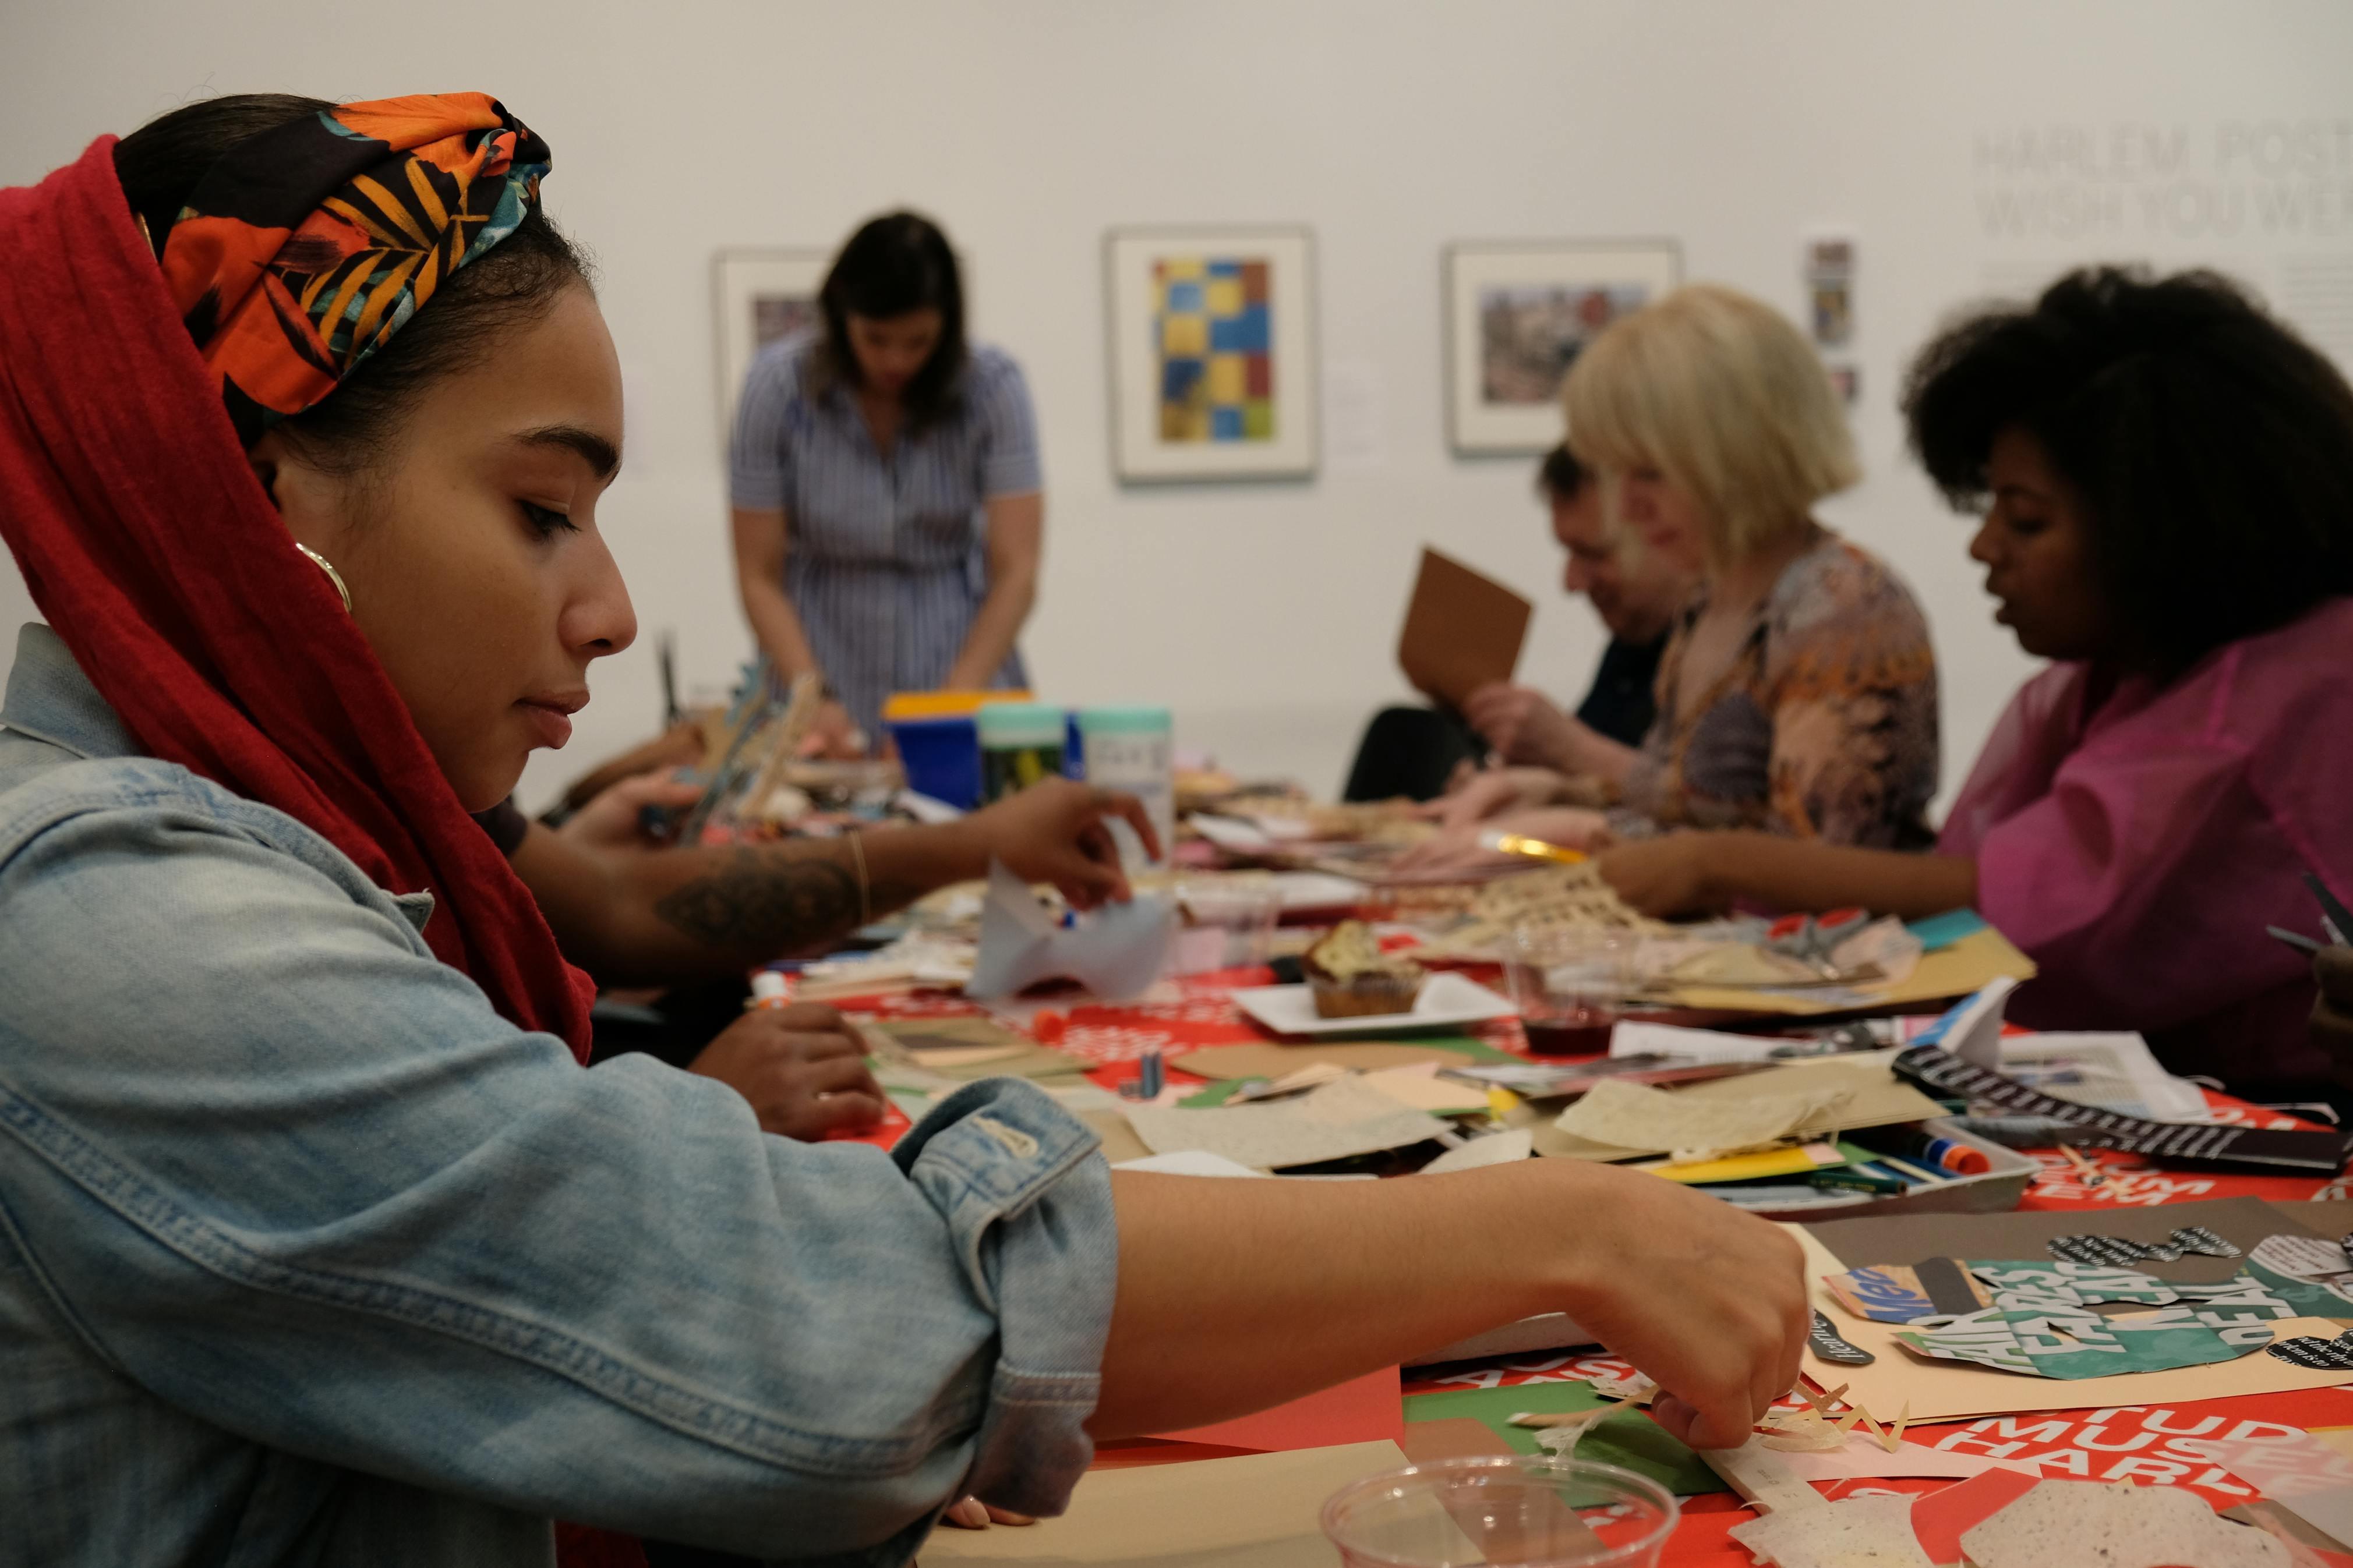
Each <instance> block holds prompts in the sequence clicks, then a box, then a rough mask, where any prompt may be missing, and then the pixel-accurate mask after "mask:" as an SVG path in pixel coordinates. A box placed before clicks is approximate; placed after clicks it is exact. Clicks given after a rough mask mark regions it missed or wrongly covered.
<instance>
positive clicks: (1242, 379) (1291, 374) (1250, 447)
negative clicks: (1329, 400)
mask: <svg viewBox="0 0 2353 1568" xmlns="http://www.w3.org/2000/svg"><path fill="white" fill-rule="evenodd" d="M1314 264H1315V261H1314V237H1312V236H1311V235H1310V234H1309V233H1308V231H1307V230H1306V229H1304V228H1187V229H1176V228H1169V229H1114V230H1113V231H1112V232H1111V233H1110V234H1109V235H1106V236H1105V237H1104V240H1103V267H1104V279H1103V295H1104V299H1105V301H1106V306H1107V309H1108V310H1109V315H1110V320H1109V338H1110V343H1111V424H1112V428H1111V437H1112V468H1113V472H1114V473H1116V474H1117V475H1118V477H1119V478H1120V479H1122V480H1134V481H1145V482H1148V481H1155V480H1179V479H1305V478H1307V477H1308V476H1310V475H1312V474H1314V472H1315V455H1316V429H1315V418H1316V408H1317V405H1316V384H1315V383H1316V377H1315V331H1314V317H1315V275H1314Z"/></svg>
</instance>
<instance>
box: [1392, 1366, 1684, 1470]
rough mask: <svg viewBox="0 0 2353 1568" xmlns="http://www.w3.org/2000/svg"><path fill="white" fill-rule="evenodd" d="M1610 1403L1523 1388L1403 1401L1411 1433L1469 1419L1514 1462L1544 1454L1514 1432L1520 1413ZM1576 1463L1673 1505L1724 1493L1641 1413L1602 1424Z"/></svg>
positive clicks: (1579, 1393)
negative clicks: (1649, 1488)
mask: <svg viewBox="0 0 2353 1568" xmlns="http://www.w3.org/2000/svg"><path fill="white" fill-rule="evenodd" d="M1613 1403H1615V1402H1614V1401H1611V1400H1607V1399H1604V1398H1602V1397H1601V1396H1600V1395H1599V1394H1596V1393H1594V1392H1593V1389H1592V1387H1591V1385H1589V1384H1586V1383H1584V1382H1582V1381H1577V1382H1567V1383H1524V1384H1514V1385H1513V1386H1510V1387H1504V1388H1465V1389H1460V1390H1449V1391H1448V1392H1446V1393H1443V1394H1411V1395H1409V1396H1408V1397H1407V1399H1406V1401H1405V1418H1406V1422H1407V1424H1408V1425H1409V1426H1412V1425H1416V1424H1418V1423H1420V1422H1424V1421H1449V1420H1457V1419H1469V1420H1473V1421H1477V1422H1480V1423H1482V1424H1483V1425H1484V1426H1486V1427H1487V1428H1488V1429H1489V1430H1490V1431H1492V1432H1493V1433H1494V1434H1495V1436H1498V1437H1500V1438H1502V1439H1503V1441H1504V1444H1505V1445H1506V1446H1508V1447H1510V1448H1511V1450H1512V1452H1514V1453H1515V1454H1529V1455H1535V1454H1542V1453H1544V1452H1545V1448H1544V1447H1543V1445H1541V1444H1539V1443H1538V1442H1537V1441H1536V1438H1537V1436H1538V1435H1539V1434H1538V1432H1537V1431H1536V1430H1534V1429H1531V1428H1529V1427H1525V1426H1513V1425H1512V1417H1513V1416H1514V1415H1518V1414H1519V1413H1520V1412H1522V1411H1524V1410H1525V1411H1531V1412H1534V1413H1535V1414H1538V1415H1574V1414H1576V1413H1577V1412H1578V1411H1583V1410H1595V1409H1599V1408H1600V1407H1602V1406H1604V1405H1610V1404H1613ZM1577 1458H1580V1459H1599V1460H1600V1461H1601V1462H1603V1463H1605V1464H1611V1465H1622V1466H1624V1467H1625V1468H1628V1469H1630V1470H1632V1471H1635V1472H1636V1473H1637V1474H1640V1475H1645V1476H1648V1477H1650V1478H1651V1479H1652V1480H1654V1481H1657V1482H1658V1483H1659V1484H1660V1485H1661V1486H1662V1487H1665V1488H1666V1489H1668V1490H1669V1491H1671V1492H1673V1493H1674V1494H1675V1495H1676V1496H1677V1497H1689V1496H1694V1495H1697V1494H1700V1493H1704V1492H1720V1491H1724V1490H1726V1488H1725V1484H1724V1482H1723V1481H1722V1480H1721V1479H1718V1478H1717V1476H1716V1474H1715V1471H1713V1470H1711V1469H1709V1468H1707V1466H1706V1464H1705V1463H1704V1461H1703V1460H1702V1459H1701V1458H1699V1456H1698V1455H1696V1454H1694V1453H1693V1452H1692V1450H1691V1449H1690V1448H1689V1447H1685V1446H1684V1445H1683V1444H1682V1443H1680V1442H1678V1441H1676V1440H1675V1438H1673V1437H1672V1436H1669V1435H1668V1433H1667V1432H1666V1430H1665V1428H1663V1427H1662V1426H1660V1425H1659V1424H1658V1423H1657V1422H1655V1421H1653V1420H1651V1418H1650V1417H1649V1416H1648V1415H1643V1414H1642V1413H1641V1411H1639V1410H1623V1411H1620V1412H1619V1413H1618V1414H1616V1415H1605V1416H1602V1417H1601V1418H1600V1419H1599V1420H1598V1421H1596V1422H1595V1423H1594V1424H1593V1425H1592V1426H1588V1427H1587V1428H1586V1430H1585V1434H1584V1436H1582V1437H1580V1438H1579V1439H1578V1441H1577Z"/></svg>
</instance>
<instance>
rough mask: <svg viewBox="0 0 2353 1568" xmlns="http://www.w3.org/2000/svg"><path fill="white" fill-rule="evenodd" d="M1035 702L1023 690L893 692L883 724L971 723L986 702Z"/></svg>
mask: <svg viewBox="0 0 2353 1568" xmlns="http://www.w3.org/2000/svg"><path fill="white" fill-rule="evenodd" d="M1031 700H1033V699H1032V698H1031V696H1030V694H1029V692H1027V691H1022V690H1007V691H894V692H892V694H891V696H890V697H889V699H888V700H885V701H884V702H883V704H882V721H883V722H884V723H886V724H887V723H889V722H890V721H892V720H893V719H968V718H970V717H971V716H972V715H973V714H974V713H976V712H977V711H978V710H980V707H981V705H982V704H983V703H987V702H1029V701H1031Z"/></svg>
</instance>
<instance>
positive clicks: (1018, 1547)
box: [918, 1442, 1406, 1568]
mask: <svg viewBox="0 0 2353 1568" xmlns="http://www.w3.org/2000/svg"><path fill="white" fill-rule="evenodd" d="M1405 1463H1406V1457H1405V1454H1404V1452H1403V1450H1401V1449H1399V1448H1398V1446H1397V1445H1396V1444H1395V1443H1390V1442H1379V1443H1352V1444H1349V1445H1347V1446H1345V1447H1337V1448H1301V1449H1296V1450H1293V1451H1290V1452H1285V1453H1276V1454H1250V1455H1246V1456H1243V1457H1241V1458H1231V1459H1204V1460H1201V1461H1198V1462H1197V1463H1192V1464H1176V1465H1145V1466H1137V1467H1134V1468H1123V1469H1110V1470H1090V1471H1089V1472H1088V1473H1087V1474H1086V1475H1085V1476H1083V1477H1082V1478H1081V1479H1080V1481H1079V1484H1078V1487H1077V1489H1075V1490H1074V1491H1072V1492H1071V1506H1070V1509H1069V1510H1068V1511H1066V1512H1065V1513H1064V1514H1063V1515H1062V1516H1061V1517H1060V1519H1044V1520H1039V1521H1038V1522H1037V1523H1036V1524H1033V1525H1030V1526H1028V1527H1027V1528H1025V1529H1020V1530H936V1531H933V1532H932V1535H931V1539H929V1540H928V1541H926V1542H923V1549H922V1551H921V1552H920V1553H918V1555H919V1557H920V1559H921V1561H922V1562H923V1568H940V1565H941V1564H943V1563H1035V1564H1038V1565H1039V1568H1048V1565H1051V1568H1123V1565H1127V1564H1133V1565H1134V1568H1147V1565H1148V1568H1336V1565H1337V1564H1338V1563H1339V1561H1340V1554H1339V1552H1337V1551H1336V1550H1335V1548H1334V1547H1333V1546H1332V1545H1331V1544H1330V1543H1329V1542H1327V1541H1325V1540H1324V1532H1323V1530H1322V1528H1321V1526H1320V1525H1319V1523H1318V1519H1319V1517H1320V1515H1321V1513H1322V1511H1323V1508H1324V1499H1326V1498H1328V1497H1330V1496H1331V1495H1332V1494H1333V1493H1334V1492H1335V1491H1338V1490H1339V1489H1341V1488H1342V1487H1345V1486H1346V1485H1348V1484H1349V1483H1350V1482H1352V1481H1358V1480H1362V1479H1365V1478H1366V1477H1367V1476H1373V1475H1378V1474H1379V1473H1381V1472H1382V1471H1384V1470H1393V1469H1399V1468H1403V1467H1404V1465H1405Z"/></svg>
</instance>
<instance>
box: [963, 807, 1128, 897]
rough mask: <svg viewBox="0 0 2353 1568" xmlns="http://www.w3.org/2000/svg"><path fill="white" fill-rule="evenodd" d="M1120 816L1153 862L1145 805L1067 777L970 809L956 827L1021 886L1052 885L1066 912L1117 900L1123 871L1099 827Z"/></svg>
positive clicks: (1123, 889)
mask: <svg viewBox="0 0 2353 1568" xmlns="http://www.w3.org/2000/svg"><path fill="white" fill-rule="evenodd" d="M1114 816H1118V817H1124V818H1125V819H1126V820H1127V824H1128V826H1131V827H1133V828H1134V829H1135V831H1136V835H1137V837H1141V838H1142V839H1143V840H1144V847H1145V849H1146V850H1148V851H1150V852H1151V854H1152V856H1153V858H1155V859H1157V858H1160V855H1161V853H1162V850H1163V846H1162V845H1161V842H1160V836H1159V834H1158V833H1156V832H1155V831H1154V830H1153V826H1152V819H1151V818H1150V817H1149V816H1145V811H1144V803H1143V802H1142V801H1140V800H1138V799H1136V798H1135V797H1134V795H1120V794H1116V793H1114V792H1113V791H1111V790H1103V789H1092V788H1090V787H1088V786H1087V785H1085V784H1079V783H1076V782H1074V781H1072V780H1071V779H1041V780H1039V782H1038V783H1036V784H1031V785H1030V786H1029V788H1028V789H1025V790H1023V791H1022V792H1021V793H1020V794H1018V795H1011V796H1008V798H1006V799H1004V800H1001V801H998V802H997V804H996V805H991V806H987V807H985V808H983V809H982V810H979V811H976V812H974V813H973V814H972V815H971V816H967V817H965V819H964V822H963V824H962V825H961V826H964V827H965V829H966V830H968V831H969V832H970V833H971V834H972V836H973V837H974V838H975V839H976V842H977V845H978V847H979V849H980V851H981V853H982V855H983V856H984V857H985V858H987V859H995V860H1002V861H1004V862H1005V868H1006V869H1007V870H1008V871H1010V872H1012V873H1013V874H1014V875H1015V876H1017V877H1018V878H1020V879H1022V880H1023V881H1025V882H1051V883H1052V884H1053V885H1054V887H1055V889H1057V890H1058V891H1060V893H1061V895H1062V897H1063V898H1064V899H1066V900H1069V901H1070V904H1071V908H1072V909H1079V910H1091V909H1093V908H1094V907H1095V906H1096V905H1097V904H1100V903H1102V902H1103V901H1104V900H1107V899H1108V900H1115V901H1118V902H1122V903H1124V902H1125V901H1126V900H1127V898H1128V896H1129V893H1128V886H1127V874H1126V873H1125V872H1124V871H1123V870H1122V869H1121V868H1120V864H1119V846H1118V844H1117V843H1116V842H1114V841H1113V838H1112V836H1111V829H1110V828H1109V827H1107V826H1104V825H1105V823H1106V822H1107V821H1109V819H1110V818H1112V817H1114Z"/></svg>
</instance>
